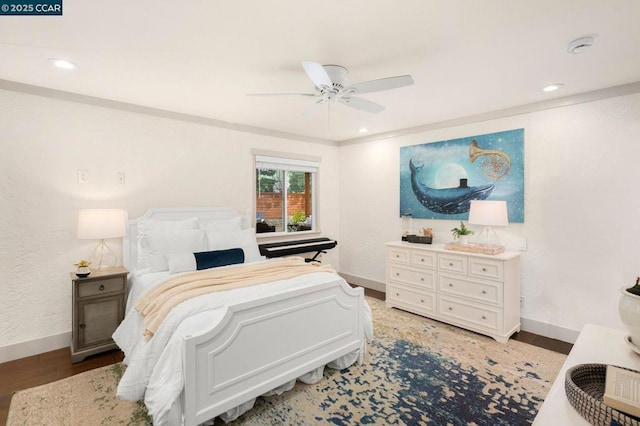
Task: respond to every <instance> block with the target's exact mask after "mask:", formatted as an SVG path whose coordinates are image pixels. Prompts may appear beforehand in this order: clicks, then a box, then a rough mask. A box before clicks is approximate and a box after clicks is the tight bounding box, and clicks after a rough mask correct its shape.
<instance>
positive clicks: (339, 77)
mask: <svg viewBox="0 0 640 426" xmlns="http://www.w3.org/2000/svg"><path fill="white" fill-rule="evenodd" d="M302 67H303V68H304V71H305V72H306V73H307V76H309V78H310V79H311V81H312V82H313V84H314V85H315V90H316V92H315V93H251V94H249V95H248V96H309V97H314V98H319V99H318V100H317V101H316V102H315V103H314V104H313V105H311V107H310V108H308V109H307V110H306V111H305V112H304V113H303V115H306V114H310V113H311V112H313V111H314V110H315V109H316V108H318V107H319V106H320V105H322V104H324V103H328V102H336V101H337V102H340V103H342V104H344V105H347V106H350V107H352V108H356V109H359V110H362V111H366V112H374V113H376V112H380V111H382V110H384V107H383V106H382V105H380V104H377V103H375V102H371V101H368V100H366V99H362V98H358V97H355V96H354V95H360V94H363V93H372V92H380V91H383V90H390V89H397V88H399V87H404V86H410V85H412V84H413V78H412V77H411V76H410V75H401V76H397V77H387V78H381V79H378V80H370V81H363V82H362V83H356V84H353V85H351V86H345V82H346V81H347V76H348V75H349V72H348V71H347V69H346V68H345V67H342V66H340V65H320V64H319V63H317V62H310V61H302Z"/></svg>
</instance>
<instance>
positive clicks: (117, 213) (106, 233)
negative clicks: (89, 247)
mask: <svg viewBox="0 0 640 426" xmlns="http://www.w3.org/2000/svg"><path fill="white" fill-rule="evenodd" d="M125 217H126V216H125V211H124V210H120V209H84V210H80V212H79V213H78V231H77V234H76V238H78V239H79V240H98V246H97V247H96V250H95V253H94V258H93V259H92V264H93V265H96V266H95V268H97V269H104V268H110V267H113V266H116V263H117V262H118V257H117V256H116V254H115V252H114V251H113V250H112V249H111V248H109V246H108V245H106V244H105V242H104V240H106V239H108V238H122V237H124V236H125V235H126V234H127V231H126V223H125V222H126V220H125ZM94 259H95V262H94V261H93V260H94Z"/></svg>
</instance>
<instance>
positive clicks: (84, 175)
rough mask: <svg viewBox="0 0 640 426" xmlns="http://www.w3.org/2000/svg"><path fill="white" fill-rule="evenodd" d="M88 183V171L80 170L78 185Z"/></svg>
mask: <svg viewBox="0 0 640 426" xmlns="http://www.w3.org/2000/svg"><path fill="white" fill-rule="evenodd" d="M86 181H87V171H86V170H80V169H79V170H78V183H85V182H86Z"/></svg>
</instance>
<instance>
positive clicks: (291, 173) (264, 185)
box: [256, 155, 319, 233]
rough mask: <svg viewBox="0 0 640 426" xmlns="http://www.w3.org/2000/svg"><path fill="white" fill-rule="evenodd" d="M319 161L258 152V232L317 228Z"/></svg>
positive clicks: (284, 231) (298, 230)
mask: <svg viewBox="0 0 640 426" xmlns="http://www.w3.org/2000/svg"><path fill="white" fill-rule="evenodd" d="M318 164H319V163H318V162H317V161H309V160H298V159H292V158H280V157H272V156H266V155H256V232H257V233H264V232H279V233H289V232H302V231H315V230H316V215H315V212H316V208H317V206H316V199H315V187H316V173H317V172H318Z"/></svg>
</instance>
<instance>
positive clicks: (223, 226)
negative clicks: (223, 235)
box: [200, 216, 242, 232]
mask: <svg viewBox="0 0 640 426" xmlns="http://www.w3.org/2000/svg"><path fill="white" fill-rule="evenodd" d="M200 229H204V230H206V231H214V232H230V231H240V230H242V216H236V217H232V218H230V219H200Z"/></svg>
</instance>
